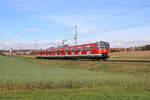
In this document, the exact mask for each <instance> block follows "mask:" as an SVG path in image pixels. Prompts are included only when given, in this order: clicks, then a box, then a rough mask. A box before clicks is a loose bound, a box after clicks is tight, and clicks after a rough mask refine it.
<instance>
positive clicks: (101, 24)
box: [0, 0, 150, 44]
mask: <svg viewBox="0 0 150 100" xmlns="http://www.w3.org/2000/svg"><path fill="white" fill-rule="evenodd" d="M146 4H150V1H149V0H1V2H0V13H1V15H0V42H1V43H3V44H11V43H30V42H33V41H35V40H37V41H43V42H48V41H49V42H51V41H53V42H55V41H56V42H57V41H60V40H62V39H66V38H73V35H72V34H73V33H74V25H78V35H79V40H78V41H79V43H85V42H91V41H92V42H93V41H101V40H104V41H115V40H124V41H128V40H150V7H145V8H143V9H139V10H135V11H133V12H130V13H127V14H123V15H120V16H116V17H112V18H107V16H111V15H114V14H116V13H120V12H124V11H128V10H131V9H134V8H137V7H140V6H143V5H146ZM135 24H136V25H137V26H136V27H130V28H123V29H120V28H121V27H126V26H129V25H133V26H135ZM118 29H120V30H118ZM108 30H113V31H108Z"/></svg>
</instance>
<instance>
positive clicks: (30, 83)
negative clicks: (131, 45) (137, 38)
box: [0, 52, 150, 100]
mask: <svg viewBox="0 0 150 100" xmlns="http://www.w3.org/2000/svg"><path fill="white" fill-rule="evenodd" d="M128 53H133V52H128ZM128 53H127V54H125V53H123V54H118V53H117V54H112V55H113V56H112V57H111V58H110V61H108V62H104V61H70V60H68V61H65V60H37V59H33V58H22V57H5V56H0V100H1V99H2V100H20V99H21V100H41V99H44V100H45V99H47V100H101V99H102V100H108V99H110V100H118V99H119V100H148V99H150V62H138V61H140V60H145V61H150V59H149V58H150V55H148V54H149V52H145V53H147V54H146V56H144V55H140V56H139V55H137V54H135V55H131V54H128ZM136 53H137V52H136ZM140 53H141V52H140ZM141 54H142V53H141ZM127 58H129V60H131V61H132V60H136V58H137V62H126V61H124V62H119V61H118V62H117V61H115V60H124V59H125V60H126V59H127Z"/></svg>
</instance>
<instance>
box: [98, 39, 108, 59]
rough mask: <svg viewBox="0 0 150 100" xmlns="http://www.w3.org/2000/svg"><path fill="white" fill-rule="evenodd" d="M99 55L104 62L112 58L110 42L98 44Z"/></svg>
mask: <svg viewBox="0 0 150 100" xmlns="http://www.w3.org/2000/svg"><path fill="white" fill-rule="evenodd" d="M96 53H97V55H98V56H100V57H102V58H103V59H104V60H106V59H107V58H109V56H110V46H109V43H108V42H103V41H101V42H98V43H97V52H96Z"/></svg>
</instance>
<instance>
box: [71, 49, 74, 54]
mask: <svg viewBox="0 0 150 100" xmlns="http://www.w3.org/2000/svg"><path fill="white" fill-rule="evenodd" d="M71 50H72V56H74V49H73V48H72V49H71Z"/></svg>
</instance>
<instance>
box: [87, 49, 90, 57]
mask: <svg viewBox="0 0 150 100" xmlns="http://www.w3.org/2000/svg"><path fill="white" fill-rule="evenodd" d="M87 55H88V56H89V55H90V47H87Z"/></svg>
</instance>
